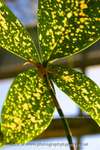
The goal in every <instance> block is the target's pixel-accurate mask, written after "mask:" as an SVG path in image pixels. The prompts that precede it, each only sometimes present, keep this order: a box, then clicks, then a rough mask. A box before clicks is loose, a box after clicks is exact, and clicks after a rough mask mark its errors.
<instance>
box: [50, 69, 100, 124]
mask: <svg viewBox="0 0 100 150" xmlns="http://www.w3.org/2000/svg"><path fill="white" fill-rule="evenodd" d="M51 68H52V67H51ZM52 71H53V73H54V74H52V76H51V78H52V80H53V81H54V82H55V83H56V84H57V86H58V87H59V88H60V89H61V90H62V91H63V92H65V93H66V94H67V95H68V96H69V97H70V98H71V99H72V100H73V101H74V102H75V103H76V104H78V105H79V107H80V108H81V109H82V110H84V111H86V112H87V113H88V114H89V115H90V116H91V117H92V118H93V119H94V120H95V121H96V122H97V124H98V125H99V126H100V88H99V87H98V86H97V85H96V84H95V83H94V82H93V81H92V80H91V79H89V78H88V77H86V76H85V75H84V74H83V73H80V72H77V71H76V70H73V69H71V68H69V67H66V66H55V67H54V68H52ZM66 108H67V106H66Z"/></svg>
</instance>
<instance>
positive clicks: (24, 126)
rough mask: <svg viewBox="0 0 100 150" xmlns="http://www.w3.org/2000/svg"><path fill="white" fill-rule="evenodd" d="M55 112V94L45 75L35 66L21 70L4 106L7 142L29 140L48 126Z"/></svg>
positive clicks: (3, 125)
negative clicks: (49, 87)
mask: <svg viewBox="0 0 100 150" xmlns="http://www.w3.org/2000/svg"><path fill="white" fill-rule="evenodd" d="M53 112H54V105H53V103H52V98H51V96H50V95H49V91H48V89H47V87H46V84H45V82H44V81H43V80H42V78H40V77H39V76H38V75H36V72H35V71H34V70H28V71H26V72H25V73H21V74H19V75H18V76H17V77H16V79H15V81H14V83H13V84H12V86H11V88H10V90H9V92H8V96H7V98H6V101H5V103H4V106H3V109H2V123H1V131H2V133H3V137H4V142H5V143H16V144H20V143H26V142H29V141H30V140H32V139H33V138H35V137H36V136H38V135H39V134H41V133H42V132H43V131H44V130H45V129H46V128H47V127H48V125H49V123H50V122H51V120H52V117H53Z"/></svg>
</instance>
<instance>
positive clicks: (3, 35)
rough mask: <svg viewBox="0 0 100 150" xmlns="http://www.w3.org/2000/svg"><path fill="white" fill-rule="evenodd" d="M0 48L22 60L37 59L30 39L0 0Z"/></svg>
mask: <svg viewBox="0 0 100 150" xmlns="http://www.w3.org/2000/svg"><path fill="white" fill-rule="evenodd" d="M0 47H1V48H4V49H6V50H8V51H10V52H11V53H14V54H16V55H18V56H20V57H22V58H24V59H28V60H35V59H36V58H37V52H36V48H35V46H34V43H33V41H32V39H31V37H30V36H29V34H28V33H27V31H26V30H25V29H24V27H23V25H22V24H21V23H20V21H19V20H18V19H17V18H16V17H15V16H14V14H13V13H12V12H11V11H10V10H9V8H8V7H7V6H6V5H5V3H4V2H3V0H0Z"/></svg>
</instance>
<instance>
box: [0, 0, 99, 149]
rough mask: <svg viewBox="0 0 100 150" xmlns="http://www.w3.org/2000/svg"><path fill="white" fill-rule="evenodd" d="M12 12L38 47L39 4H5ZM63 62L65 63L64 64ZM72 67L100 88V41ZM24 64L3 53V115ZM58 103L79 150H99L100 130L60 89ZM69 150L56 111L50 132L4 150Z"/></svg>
mask: <svg viewBox="0 0 100 150" xmlns="http://www.w3.org/2000/svg"><path fill="white" fill-rule="evenodd" d="M5 2H6V3H7V5H8V6H9V8H10V9H11V10H12V11H13V12H14V14H15V15H16V16H17V17H18V18H19V19H20V20H21V22H22V23H23V25H24V26H25V27H26V29H27V31H28V32H29V33H30V35H31V36H32V38H33V40H34V42H35V44H36V46H37V47H38V40H37V16H36V12H37V7H38V1H37V0H5ZM63 61H64V60H63ZM69 61H70V63H71V65H72V67H75V68H78V69H80V70H81V71H83V72H84V73H85V74H86V75H87V76H89V77H90V78H91V79H93V80H94V81H95V82H96V83H97V84H98V85H99V86H100V41H99V42H97V43H96V44H94V45H93V46H91V47H90V48H89V49H88V50H87V51H84V52H83V53H81V54H77V55H75V56H74V57H71V59H70V60H69ZM23 63H24V60H22V59H20V58H18V57H16V56H14V55H13V54H10V53H9V52H7V51H5V50H4V49H0V112H1V110H2V105H3V102H4V100H5V98H6V95H7V92H8V90H9V87H10V85H11V83H12V82H13V80H14V78H15V77H16V75H17V74H18V73H20V72H21V71H22V70H23V68H21V67H20V66H22V64H23ZM57 97H58V101H59V103H60V105H61V107H62V109H63V111H64V114H65V118H67V119H68V122H69V126H70V128H71V131H72V134H73V140H74V143H75V144H77V145H78V147H77V150H96V149H98V147H100V128H99V127H98V126H97V125H96V123H95V122H94V121H93V120H92V119H91V118H90V117H89V116H88V115H87V114H86V113H84V112H82V111H81V110H80V109H79V108H78V106H77V105H76V104H75V103H74V102H72V100H71V99H70V98H69V97H67V96H66V95H64V93H62V92H61V91H59V89H58V88H57ZM17 149H18V150H19V149H20V150H27V149H30V150H33V149H35V150H65V149H66V150H69V146H68V142H67V140H66V138H65V134H64V129H63V125H62V123H61V120H60V118H59V115H58V113H57V111H55V114H54V119H53V120H52V122H51V125H50V126H49V127H48V129H47V130H46V131H45V132H44V133H43V134H42V135H40V136H39V137H37V139H35V140H33V141H32V142H30V143H28V144H26V145H14V146H13V145H7V146H5V147H4V148H2V150H17Z"/></svg>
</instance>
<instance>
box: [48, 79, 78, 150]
mask: <svg viewBox="0 0 100 150" xmlns="http://www.w3.org/2000/svg"><path fill="white" fill-rule="evenodd" d="M47 84H48V86H49V90H50V93H51V95H52V97H53V102H54V104H55V106H56V108H57V111H58V113H59V115H60V117H61V120H62V123H63V127H64V130H65V135H66V138H67V140H68V143H69V146H70V150H76V148H75V146H74V144H73V140H72V133H71V130H70V128H69V124H68V122H67V120H66V119H65V117H64V114H63V111H62V109H61V107H60V105H59V103H58V101H57V98H56V96H55V95H56V94H55V89H54V86H53V84H52V82H51V81H50V80H49V79H48V77H47Z"/></svg>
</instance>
